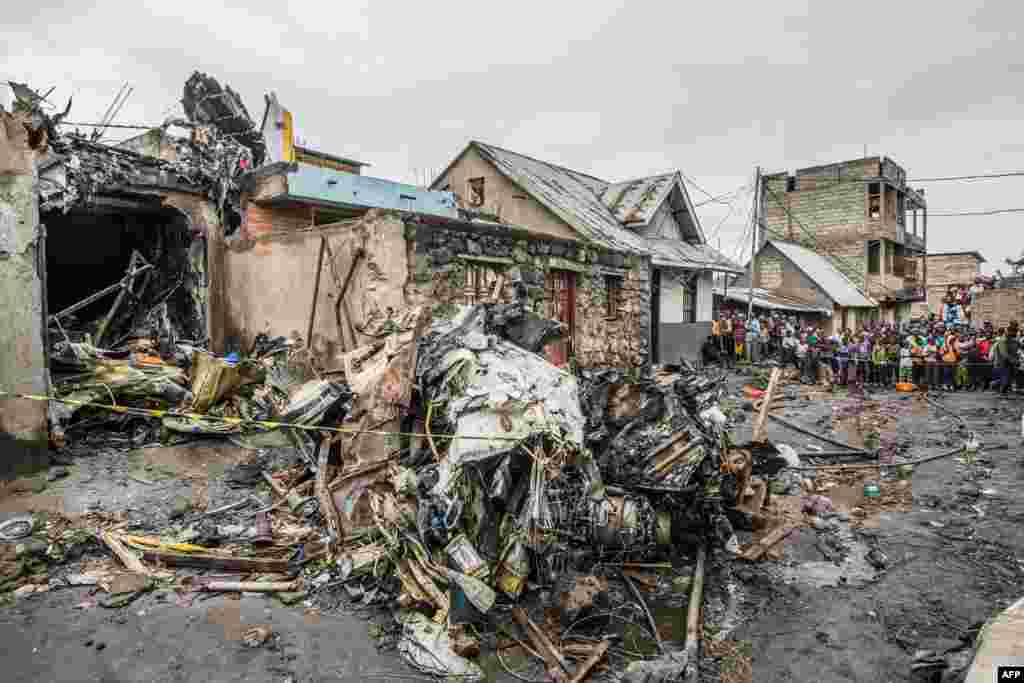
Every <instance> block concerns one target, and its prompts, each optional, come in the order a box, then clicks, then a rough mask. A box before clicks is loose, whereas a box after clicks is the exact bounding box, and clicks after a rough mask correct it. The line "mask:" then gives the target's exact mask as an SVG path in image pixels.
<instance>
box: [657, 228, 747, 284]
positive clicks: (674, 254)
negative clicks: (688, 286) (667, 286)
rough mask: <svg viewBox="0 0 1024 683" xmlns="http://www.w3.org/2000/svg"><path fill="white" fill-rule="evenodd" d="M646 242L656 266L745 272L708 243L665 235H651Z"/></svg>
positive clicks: (736, 272) (738, 273)
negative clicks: (685, 240) (676, 238)
mask: <svg viewBox="0 0 1024 683" xmlns="http://www.w3.org/2000/svg"><path fill="white" fill-rule="evenodd" d="M647 243H648V245H650V249H651V259H652V261H653V263H654V265H656V266H663V267H666V268H687V269H691V270H715V271H719V272H724V273H735V274H737V275H740V274H742V273H744V272H746V271H745V270H744V268H743V266H741V265H740V264H738V263H736V262H735V261H733V260H732V259H730V258H728V257H727V256H725V255H724V254H722V252H720V251H718V250H717V249H715V248H714V247H712V246H711V245H709V244H692V243H690V242H683V241H682V240H674V239H669V238H667V237H651V238H648V240H647Z"/></svg>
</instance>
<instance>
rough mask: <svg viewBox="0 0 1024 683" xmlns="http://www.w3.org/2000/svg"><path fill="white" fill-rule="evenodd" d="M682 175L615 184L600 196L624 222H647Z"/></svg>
mask: <svg viewBox="0 0 1024 683" xmlns="http://www.w3.org/2000/svg"><path fill="white" fill-rule="evenodd" d="M678 177H679V174H678V173H663V174H662V175H652V176H648V177H647V178H636V179H635V180H625V181H622V182H619V183H612V184H611V185H608V186H607V187H605V188H604V189H603V190H602V191H601V192H600V193H599V196H600V197H601V201H602V202H604V205H605V206H607V207H608V210H609V211H611V212H612V215H613V216H615V218H616V220H618V221H619V222H620V223H644V224H646V223H649V222H650V221H651V219H652V218H653V217H654V212H655V211H657V210H658V207H659V206H661V203H662V202H663V201H665V198H666V197H668V194H669V193H670V192H671V191H672V188H673V187H675V186H676V182H677V180H678Z"/></svg>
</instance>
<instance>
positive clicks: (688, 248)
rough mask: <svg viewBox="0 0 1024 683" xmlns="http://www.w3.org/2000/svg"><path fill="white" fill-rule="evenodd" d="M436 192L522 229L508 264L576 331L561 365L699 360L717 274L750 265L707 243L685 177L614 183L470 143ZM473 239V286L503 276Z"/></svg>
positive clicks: (559, 356) (558, 354) (559, 355)
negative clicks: (567, 362) (517, 249)
mask: <svg viewBox="0 0 1024 683" xmlns="http://www.w3.org/2000/svg"><path fill="white" fill-rule="evenodd" d="M431 189H433V190H437V191H444V192H452V193H453V194H454V195H455V197H456V201H457V202H458V205H459V207H460V209H461V210H462V211H464V212H467V213H469V214H472V215H473V216H475V217H477V218H478V219H480V220H483V221H489V222H492V223H493V224H494V225H504V226H515V228H514V229H516V230H522V231H525V239H524V240H523V241H522V244H521V251H520V252H515V251H514V253H513V254H512V255H511V256H512V263H510V264H506V265H512V264H514V265H515V266H516V267H517V268H518V269H519V271H520V272H521V273H522V274H523V277H524V279H525V280H526V282H527V284H528V285H529V286H530V287H532V288H533V289H534V290H535V291H536V296H537V300H538V303H539V306H540V308H541V311H539V312H542V313H544V314H546V315H548V316H549V317H552V318H556V319H558V320H560V321H562V322H563V323H565V324H566V326H567V327H568V329H569V336H568V338H567V340H566V342H565V346H564V348H561V349H554V350H552V356H553V358H554V359H555V360H556V361H562V360H564V358H565V357H567V356H569V355H572V356H574V357H575V358H576V360H577V362H578V363H580V364H581V365H583V366H597V365H609V364H612V365H614V364H617V365H635V364H642V363H647V362H652V363H657V362H666V361H675V360H678V359H679V358H680V357H681V356H696V354H697V353H698V352H699V348H700V344H701V343H702V342H703V340H704V339H705V338H706V337H707V335H708V333H709V331H710V321H711V316H712V306H713V297H714V289H713V277H712V274H713V273H715V272H724V273H729V274H738V273H740V272H742V268H741V267H740V266H739V265H738V264H736V263H734V262H732V261H730V260H729V259H728V258H726V257H725V256H723V255H722V254H721V253H719V252H718V251H717V250H715V249H714V248H712V247H711V246H710V245H708V244H707V240H706V238H705V235H704V231H703V229H702V228H701V224H700V219H699V217H698V216H697V213H696V211H695V210H694V207H693V203H692V201H691V199H690V197H689V194H688V192H687V190H686V186H685V184H684V183H683V180H682V176H681V174H680V173H679V172H673V173H665V174H661V175H654V176H648V177H644V178H636V179H632V180H626V181H617V182H613V181H609V180H604V179H602V178H598V177H596V176H593V175H590V174H587V173H583V172H580V171H575V170H572V169H568V168H565V167H563V166H559V165H556V164H552V163H549V162H545V161H542V160H540V159H536V158H534V157H531V156H527V155H525V154H519V153H517V152H512V151H510V150H507V149H503V148H501V147H497V146H494V145H490V144H486V143H483V142H478V141H471V142H470V143H469V144H468V145H467V146H466V147H465V148H464V149H463V150H462V151H461V152H460V153H459V154H458V155H457V156H456V157H455V158H454V160H453V161H452V162H451V163H450V164H449V165H448V167H447V168H445V169H444V171H442V172H441V174H440V175H439V176H438V177H437V179H436V180H435V181H434V182H433V183H432V184H431ZM485 244H486V242H485ZM466 246H467V252H466V253H463V254H457V253H456V252H457V251H458V250H457V249H453V250H451V255H452V256H454V257H457V258H459V259H460V260H461V261H463V262H464V263H465V264H466V268H467V284H468V283H470V282H473V281H477V280H479V281H483V282H488V281H491V280H493V279H494V278H496V277H497V275H496V274H495V272H494V270H493V267H492V264H491V263H489V262H488V261H485V260H481V259H482V258H483V259H486V258H494V254H487V253H480V252H482V251H483V248H482V246H481V244H480V240H473V239H472V238H470V239H469V240H468V241H467V242H466ZM470 250H471V251H470ZM432 258H433V257H432ZM506 258H507V257H506Z"/></svg>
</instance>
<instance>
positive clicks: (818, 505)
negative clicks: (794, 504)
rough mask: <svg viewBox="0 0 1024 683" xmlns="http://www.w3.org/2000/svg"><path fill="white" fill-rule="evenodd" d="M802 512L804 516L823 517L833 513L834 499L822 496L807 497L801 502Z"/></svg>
mask: <svg viewBox="0 0 1024 683" xmlns="http://www.w3.org/2000/svg"><path fill="white" fill-rule="evenodd" d="M800 510H801V512H803V513H804V514H808V515H816V516H821V515H823V514H825V513H826V512H832V499H831V498H828V497H827V496H822V495H812V496H807V497H806V498H804V499H803V500H802V501H801V506H800Z"/></svg>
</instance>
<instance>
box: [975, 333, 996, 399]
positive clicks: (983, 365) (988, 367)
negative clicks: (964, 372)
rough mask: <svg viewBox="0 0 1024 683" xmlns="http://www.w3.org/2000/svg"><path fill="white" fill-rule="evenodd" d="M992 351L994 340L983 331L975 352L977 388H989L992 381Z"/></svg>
mask: <svg viewBox="0 0 1024 683" xmlns="http://www.w3.org/2000/svg"><path fill="white" fill-rule="evenodd" d="M991 352H992V340H991V339H990V338H989V336H988V335H987V334H986V333H984V332H982V333H981V334H980V335H979V337H978V343H977V352H976V353H975V357H976V358H977V363H978V364H977V365H976V366H975V372H974V373H973V376H974V378H975V388H976V389H981V390H982V391H984V390H986V389H988V385H989V383H990V382H991V381H992V361H990V360H989V357H990V354H991Z"/></svg>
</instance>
